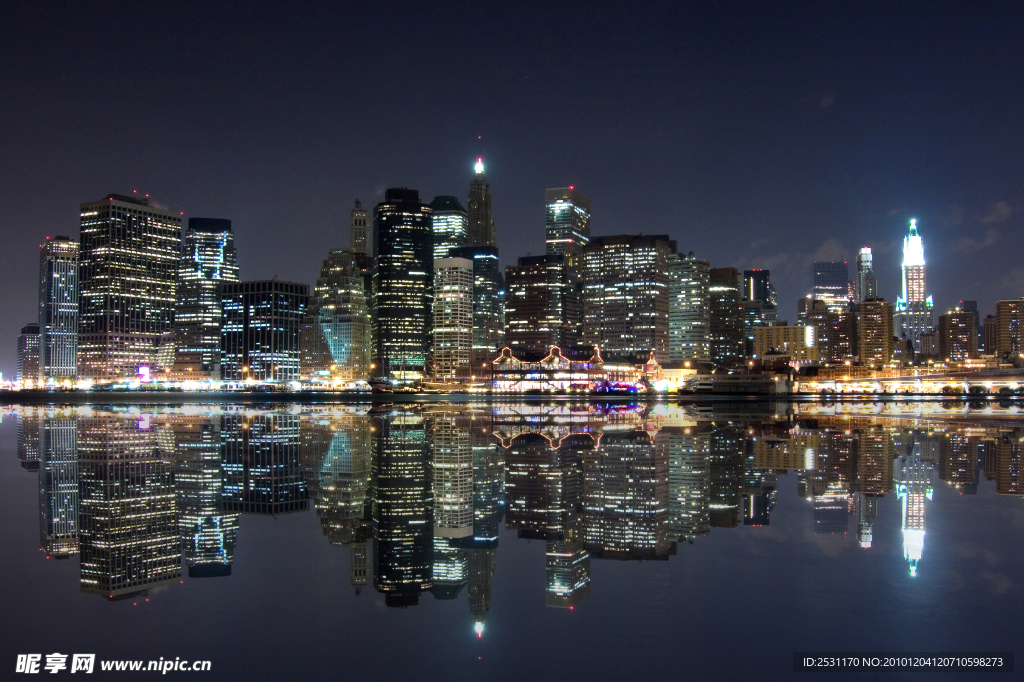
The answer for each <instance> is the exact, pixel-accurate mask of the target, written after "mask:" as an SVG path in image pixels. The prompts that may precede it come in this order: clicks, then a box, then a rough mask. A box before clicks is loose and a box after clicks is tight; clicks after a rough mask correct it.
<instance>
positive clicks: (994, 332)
mask: <svg viewBox="0 0 1024 682" xmlns="http://www.w3.org/2000/svg"><path fill="white" fill-rule="evenodd" d="M981 328H982V333H981V347H982V349H983V350H984V352H985V354H986V355H996V354H997V353H998V352H999V318H998V317H996V316H995V315H986V316H985V319H984V320H982V322H981Z"/></svg>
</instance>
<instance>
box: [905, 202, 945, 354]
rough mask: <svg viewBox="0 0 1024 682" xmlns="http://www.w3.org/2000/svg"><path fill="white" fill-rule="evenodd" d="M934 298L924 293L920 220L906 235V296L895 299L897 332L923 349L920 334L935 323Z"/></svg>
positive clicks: (917, 347)
mask: <svg viewBox="0 0 1024 682" xmlns="http://www.w3.org/2000/svg"><path fill="white" fill-rule="evenodd" d="M934 305H935V304H934V303H933V302H932V297H931V296H928V295H927V294H925V280H924V243H923V242H922V241H921V235H919V234H918V233H917V221H916V220H911V221H910V231H909V232H908V234H907V236H906V237H904V238H903V295H902V296H900V297H898V298H897V300H896V335H897V336H899V337H900V338H905V339H908V340H909V341H910V342H911V343H913V344H914V350H920V349H921V334H922V332H925V331H928V330H929V329H931V328H932V326H933V321H932V308H934Z"/></svg>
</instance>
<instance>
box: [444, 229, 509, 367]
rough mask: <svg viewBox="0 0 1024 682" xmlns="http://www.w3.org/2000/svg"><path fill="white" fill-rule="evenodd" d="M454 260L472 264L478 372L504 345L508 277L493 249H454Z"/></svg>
mask: <svg viewBox="0 0 1024 682" xmlns="http://www.w3.org/2000/svg"><path fill="white" fill-rule="evenodd" d="M452 257H453V258H467V259H469V260H471V261H473V352H472V354H471V355H470V365H471V366H472V368H473V369H474V371H475V370H478V369H481V368H482V367H483V366H484V365H485V364H486V363H489V362H490V361H491V360H493V359H494V357H495V356H496V355H497V353H498V351H499V350H501V348H502V346H504V345H505V278H504V277H503V276H502V274H501V265H500V264H499V262H498V249H497V248H496V247H493V246H467V247H464V248H461V249H455V250H454V251H453V252H452Z"/></svg>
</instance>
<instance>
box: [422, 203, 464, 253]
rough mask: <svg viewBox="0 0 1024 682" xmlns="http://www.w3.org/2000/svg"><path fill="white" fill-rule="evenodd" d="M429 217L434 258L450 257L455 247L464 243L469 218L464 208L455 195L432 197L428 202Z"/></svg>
mask: <svg viewBox="0 0 1024 682" xmlns="http://www.w3.org/2000/svg"><path fill="white" fill-rule="evenodd" d="M430 210H431V211H432V212H433V213H432V215H431V218H430V224H431V231H432V232H433V234H434V260H437V259H438V258H452V257H453V256H454V253H453V252H454V251H455V249H458V248H461V247H463V246H465V245H466V234H467V230H468V226H469V218H468V217H467V215H466V209H464V208H463V207H462V204H460V203H459V200H458V199H456V198H455V197H449V196H440V197H434V200H433V201H431V202H430Z"/></svg>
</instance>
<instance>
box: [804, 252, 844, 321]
mask: <svg viewBox="0 0 1024 682" xmlns="http://www.w3.org/2000/svg"><path fill="white" fill-rule="evenodd" d="M811 277H812V280H813V291H812V294H811V295H812V297H813V298H814V299H815V300H818V301H824V302H825V305H826V306H828V309H829V311H831V312H834V313H835V312H841V311H843V310H845V309H846V305H847V303H849V283H850V269H849V267H848V265H847V263H846V261H839V262H835V261H816V262H815V263H814V265H813V266H811Z"/></svg>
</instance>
